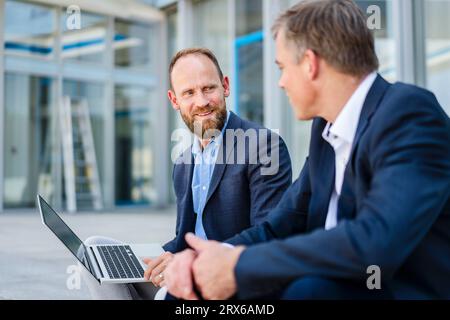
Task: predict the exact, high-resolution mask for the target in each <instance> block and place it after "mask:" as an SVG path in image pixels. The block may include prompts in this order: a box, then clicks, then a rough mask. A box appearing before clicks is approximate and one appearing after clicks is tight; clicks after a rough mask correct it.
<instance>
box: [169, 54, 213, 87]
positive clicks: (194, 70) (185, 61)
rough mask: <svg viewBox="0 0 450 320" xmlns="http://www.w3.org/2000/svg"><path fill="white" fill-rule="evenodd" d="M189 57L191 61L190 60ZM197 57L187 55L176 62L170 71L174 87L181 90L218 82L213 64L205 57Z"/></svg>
mask: <svg viewBox="0 0 450 320" xmlns="http://www.w3.org/2000/svg"><path fill="white" fill-rule="evenodd" d="M191 57H193V59H190V58H191ZM198 57H199V58H200V59H198ZM198 57H196V56H194V55H189V56H186V57H182V58H180V60H178V61H177V63H176V64H175V66H174V68H173V70H172V81H173V83H174V86H177V87H179V88H181V87H186V86H189V85H192V84H196V85H201V84H204V85H206V84H211V83H212V82H217V81H219V82H220V77H219V75H218V72H217V69H216V67H215V65H214V63H213V62H212V61H211V60H209V58H207V57H204V58H202V57H201V56H198Z"/></svg>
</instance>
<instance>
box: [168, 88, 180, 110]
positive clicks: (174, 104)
mask: <svg viewBox="0 0 450 320" xmlns="http://www.w3.org/2000/svg"><path fill="white" fill-rule="evenodd" d="M167 97H168V98H169V100H170V103H171V104H172V108H174V109H175V110H177V111H178V110H180V106H179V105H178V101H177V97H176V96H175V92H173V91H172V90H169V91H167Z"/></svg>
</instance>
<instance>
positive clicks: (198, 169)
mask: <svg viewBox="0 0 450 320" xmlns="http://www.w3.org/2000/svg"><path fill="white" fill-rule="evenodd" d="M229 118H230V112H229V111H228V113H227V120H226V122H225V124H224V126H223V129H222V134H221V135H220V136H219V137H215V138H214V139H211V141H210V142H209V143H208V145H207V146H206V147H205V148H204V149H203V150H202V148H201V145H200V140H199V139H198V138H197V137H195V140H194V143H193V144H192V154H193V156H194V173H193V176H192V185H191V187H192V200H193V203H194V212H195V213H196V214H197V219H196V222H195V235H196V236H198V237H200V238H202V239H205V240H208V238H207V236H206V233H205V229H204V228H203V221H202V217H203V209H204V208H205V204H206V197H207V195H208V190H209V184H210V182H211V178H212V175H213V172H214V166H215V163H216V160H217V154H218V153H219V148H220V145H221V144H222V140H223V133H224V131H225V128H226V127H227V124H228V119H229Z"/></svg>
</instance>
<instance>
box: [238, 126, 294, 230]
mask: <svg viewBox="0 0 450 320" xmlns="http://www.w3.org/2000/svg"><path fill="white" fill-rule="evenodd" d="M271 133H272V132H271ZM261 140H264V139H260V142H259V144H258V146H259V148H258V156H259V159H258V161H257V163H256V164H251V163H250V164H249V165H248V169H247V176H248V183H249V189H250V203H251V211H250V223H251V225H252V226H253V225H256V224H260V223H261V222H263V221H265V220H266V218H267V215H268V214H269V212H270V210H271V209H273V208H275V207H276V205H277V204H278V202H279V201H280V199H281V197H282V196H283V193H284V192H285V191H286V190H287V188H288V187H289V186H290V185H291V183H292V168H291V158H290V156H289V152H288V149H287V147H286V144H285V143H284V141H283V140H282V139H281V138H280V137H279V136H278V135H277V134H275V133H272V134H271V135H270V139H268V140H267V141H268V142H269V143H265V142H264V143H263V142H261ZM250 162H251V161H250Z"/></svg>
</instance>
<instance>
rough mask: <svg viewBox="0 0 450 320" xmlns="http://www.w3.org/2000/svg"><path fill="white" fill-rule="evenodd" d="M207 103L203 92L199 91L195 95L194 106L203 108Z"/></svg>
mask: <svg viewBox="0 0 450 320" xmlns="http://www.w3.org/2000/svg"><path fill="white" fill-rule="evenodd" d="M208 104H209V99H207V97H206V96H205V95H204V94H203V93H199V94H197V95H196V97H195V106H196V107H197V108H203V107H206V106H207V105H208Z"/></svg>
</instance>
